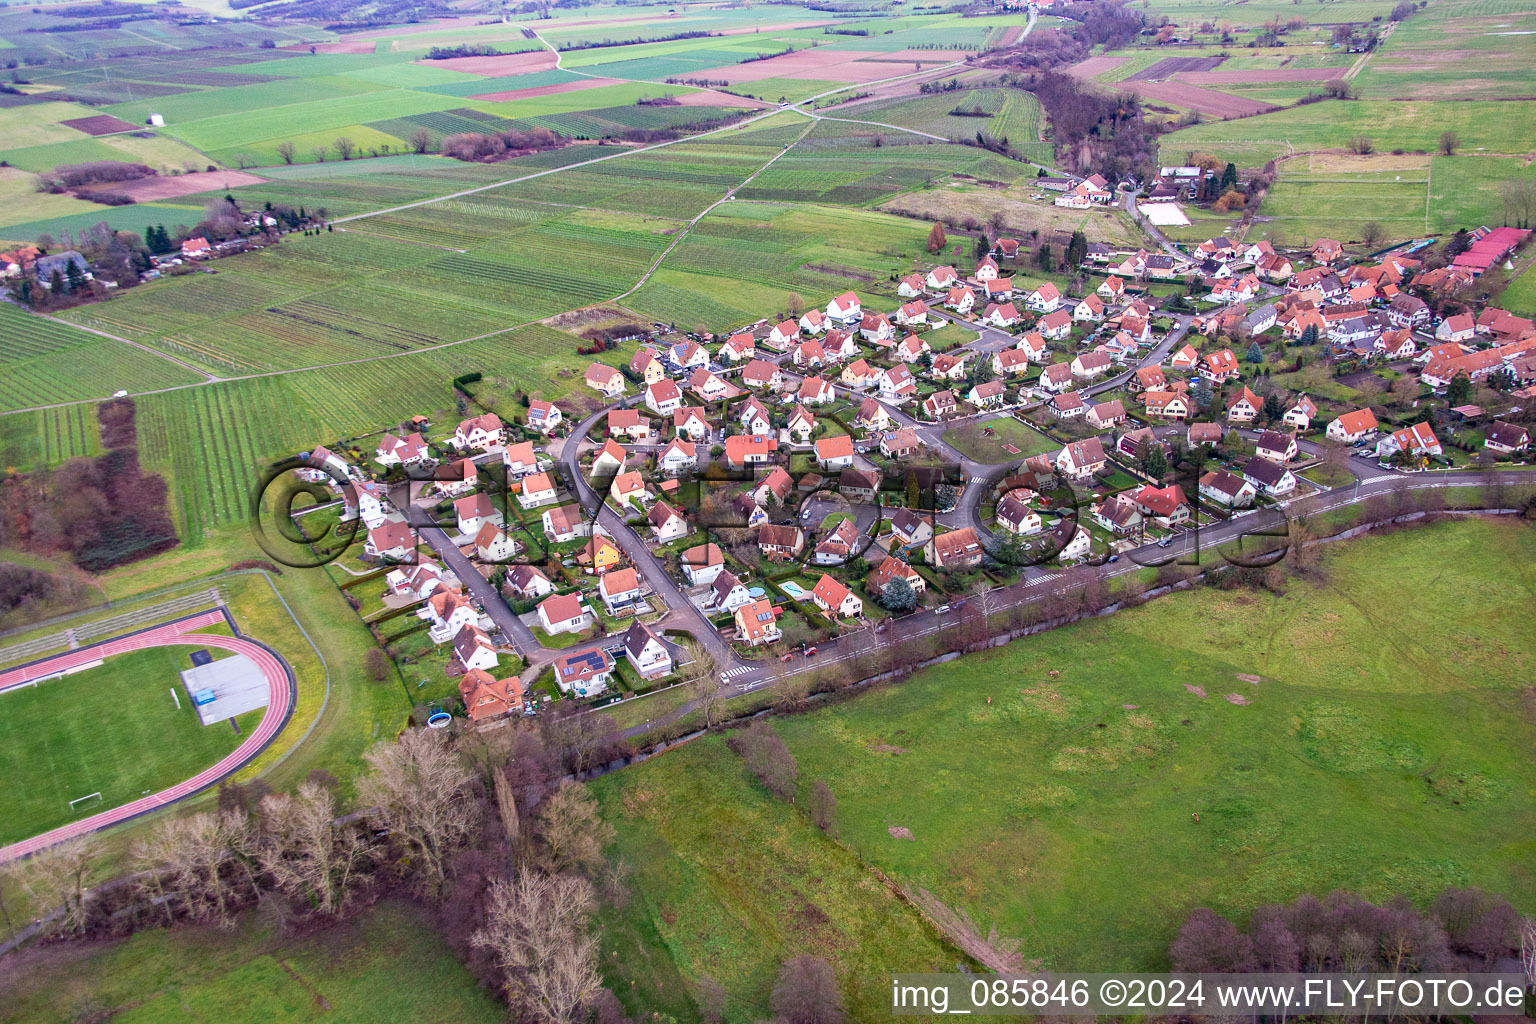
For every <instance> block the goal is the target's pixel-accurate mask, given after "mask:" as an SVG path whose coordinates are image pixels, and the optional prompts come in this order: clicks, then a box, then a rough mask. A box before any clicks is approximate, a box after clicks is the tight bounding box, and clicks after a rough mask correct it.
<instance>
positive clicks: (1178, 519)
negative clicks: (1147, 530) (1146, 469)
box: [1131, 484, 1194, 526]
mask: <svg viewBox="0 0 1536 1024" xmlns="http://www.w3.org/2000/svg"><path fill="white" fill-rule="evenodd" d="M1131 500H1132V501H1133V502H1135V503H1136V507H1137V508H1138V509H1139V510H1140V511H1141V514H1142V515H1143V516H1146V517H1147V518H1149V519H1152V520H1155V521H1156V522H1158V523H1160V524H1162V525H1163V526H1182V525H1183V524H1185V523H1188V522H1189V521H1190V520H1191V519H1192V518H1193V517H1194V513H1193V511H1192V510H1191V509H1190V507H1189V499H1188V498H1186V497H1184V488H1182V487H1180V486H1179V485H1178V484H1173V485H1172V486H1169V487H1154V486H1153V485H1152V484H1142V485H1141V486H1140V487H1138V488H1136V490H1135V491H1134V492H1132V494H1131Z"/></svg>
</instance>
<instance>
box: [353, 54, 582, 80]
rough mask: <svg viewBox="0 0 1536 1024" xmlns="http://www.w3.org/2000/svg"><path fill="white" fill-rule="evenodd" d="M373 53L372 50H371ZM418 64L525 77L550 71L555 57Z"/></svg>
mask: <svg viewBox="0 0 1536 1024" xmlns="http://www.w3.org/2000/svg"><path fill="white" fill-rule="evenodd" d="M370 52H371V48H370ZM414 63H416V64H425V65H427V66H428V67H434V68H447V69H448V70H449V71H463V72H465V73H467V74H471V75H484V76H486V77H487V78H499V77H501V76H502V75H525V74H527V73H528V72H530V71H548V70H549V69H550V68H552V67H554V66H555V55H554V54H553V53H551V52H550V51H548V50H535V51H533V52H532V53H504V54H502V55H501V56H499V57H449V58H448V59H447V60H418V61H415V62H414Z"/></svg>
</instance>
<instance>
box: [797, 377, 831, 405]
mask: <svg viewBox="0 0 1536 1024" xmlns="http://www.w3.org/2000/svg"><path fill="white" fill-rule="evenodd" d="M796 396H797V397H798V398H799V399H800V402H801V403H802V404H803V405H824V404H826V403H827V402H830V401H832V400H833V399H835V398H836V397H837V395H836V393H835V392H834V391H833V390H832V385H831V384H828V383H827V382H826V381H825V380H824V379H823V378H821V377H807V378H805V380H803V381H801V382H800V390H799V391H798V392H796Z"/></svg>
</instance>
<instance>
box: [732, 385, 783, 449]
mask: <svg viewBox="0 0 1536 1024" xmlns="http://www.w3.org/2000/svg"><path fill="white" fill-rule="evenodd" d="M737 419H738V422H740V424H741V429H742V430H745V431H746V432H747V433H749V434H767V433H769V432H770V431H772V430H773V417H772V416H771V415H769V412H768V408H767V406H765V405H763V403H762V402H760V401H758V400H757V397H756V396H753V397H752V398H749V399H747V400H746V402H745V403H743V404H742V406H741V410H740V412H739V415H738V417H737ZM726 440H727V441H729V440H730V439H729V438H727V439H726Z"/></svg>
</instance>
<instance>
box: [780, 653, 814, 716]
mask: <svg viewBox="0 0 1536 1024" xmlns="http://www.w3.org/2000/svg"><path fill="white" fill-rule="evenodd" d="M780 664H781V665H783V670H782V671H781V672H780V673H779V675H778V677H777V678H776V679H775V680H774V681H773V703H774V706H775V707H777V708H778V709H779V710H780V711H786V712H788V711H799V710H801V709H803V708H804V707H805V704H806V701H807V700H808V699H809V698H810V695H811V677H810V673H808V672H794V671H792V670H791V668H790V666H789V665H787V664H784V663H782V662H781V663H780Z"/></svg>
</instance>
